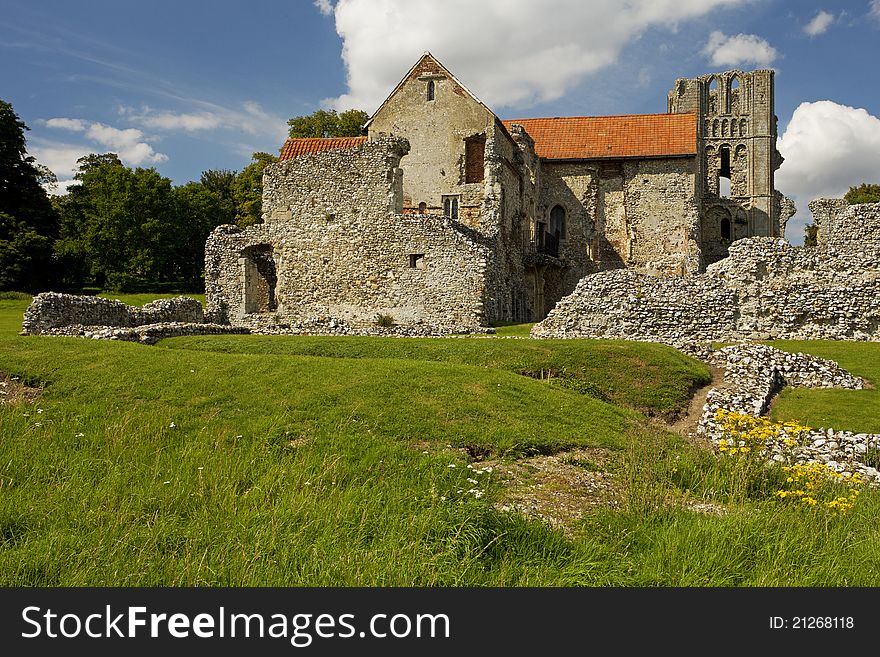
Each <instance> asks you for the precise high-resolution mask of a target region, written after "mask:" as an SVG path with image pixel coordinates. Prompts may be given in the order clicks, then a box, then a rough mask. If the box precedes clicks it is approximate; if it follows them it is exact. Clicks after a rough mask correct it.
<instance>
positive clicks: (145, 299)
mask: <svg viewBox="0 0 880 657" xmlns="http://www.w3.org/2000/svg"><path fill="white" fill-rule="evenodd" d="M97 296H99V297H104V298H105V299H117V300H119V301H121V302H122V303H127V304H128V305H130V306H143V305H144V304H147V303H150V302H151V301H155V300H156V299H171V298H173V297H180V296H184V297H192V298H193V299H197V300H199V301H201V302H202V305H203V306H204V305H205V295H204V294H192V293H190V292H181V293H174V294H148V293H135V294H129V293H121V292H107V291H104V292H99V293H98V295H97Z"/></svg>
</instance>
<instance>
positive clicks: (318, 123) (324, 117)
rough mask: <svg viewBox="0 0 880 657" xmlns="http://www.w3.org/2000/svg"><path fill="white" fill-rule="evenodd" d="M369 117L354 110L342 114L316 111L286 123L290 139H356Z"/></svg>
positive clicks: (332, 111)
mask: <svg viewBox="0 0 880 657" xmlns="http://www.w3.org/2000/svg"><path fill="white" fill-rule="evenodd" d="M369 118H370V117H369V115H368V114H367V113H366V112H364V111H362V110H356V109H350V110H347V111H345V112H343V113H342V114H337V113H336V110H330V111H329V112H328V111H327V110H317V111H315V112H312V113H311V114H309V115H308V116H296V117H294V118H292V119H290V120H289V121H288V122H287V125H288V126H289V127H290V129H289V134H290V137H357V136H358V135H360V134H361V133H362V131H363V128H364V124H365V123H366V122H367V119H369Z"/></svg>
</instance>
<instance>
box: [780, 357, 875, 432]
mask: <svg viewBox="0 0 880 657" xmlns="http://www.w3.org/2000/svg"><path fill="white" fill-rule="evenodd" d="M769 344H771V345H772V346H774V347H776V348H777V349H782V350H784V351H789V352H793V353H796V352H799V351H802V352H806V353H810V354H813V355H815V356H819V357H821V358H828V359H831V360H833V361H836V362H838V363H839V364H840V366H841V367H843V368H844V369H846V370H849V371H850V372H852V373H853V374H857V375H858V376H861V377H862V378H863V379H866V380H867V381H868V382H869V383H870V384H871V385H872V387H871V388H869V389H866V390H856V391H851V390H834V389H828V390H813V389H807V388H788V389H785V390H783V391H782V394H781V395H780V396H779V399H778V400H777V401H776V403H775V404H774V408H773V413H772V417H773V418H774V419H776V420H789V419H798V420H801V421H803V422H805V423H806V424H808V425H810V426H813V427H826V428H827V427H833V428H835V429H849V430H850V431H856V432H863V433H880V388H878V387H877V386H880V343H877V342H872V343H864V342H836V341H831V340H815V341H810V342H807V341H795V340H780V341H778V342H771V343H769Z"/></svg>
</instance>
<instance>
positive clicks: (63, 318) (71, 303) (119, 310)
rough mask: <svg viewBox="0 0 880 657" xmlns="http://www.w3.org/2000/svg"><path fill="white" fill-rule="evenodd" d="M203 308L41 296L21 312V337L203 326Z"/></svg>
mask: <svg viewBox="0 0 880 657" xmlns="http://www.w3.org/2000/svg"><path fill="white" fill-rule="evenodd" d="M204 319H205V316H204V312H203V311H202V304H201V303H199V302H198V301H197V300H196V299H192V298H190V297H182V296H181V297H174V298H173V299H157V300H156V301H153V302H151V303H148V304H146V305H145V306H143V307H141V308H139V307H136V306H129V305H127V304H124V303H122V302H121V301H118V300H115V299H104V298H103V297H92V296H83V295H76V294H60V293H58V292H43V293H41V294H38V295H37V296H35V297H34V300H33V301H32V302H31V305H30V306H28V308H27V310H25V312H24V320H23V321H22V334H23V335H40V334H41V333H47V332H49V331H50V329H55V328H59V327H65V326H73V325H82V326H115V327H132V326H142V325H144V324H156V323H168V322H186V323H202V322H204Z"/></svg>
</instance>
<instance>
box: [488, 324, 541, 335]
mask: <svg viewBox="0 0 880 657" xmlns="http://www.w3.org/2000/svg"><path fill="white" fill-rule="evenodd" d="M534 325H535V323H534V322H532V323H530V324H517V323H501V324H495V335H497V336H499V337H514V338H527V337H529V332H530V331H531V330H532V327H533V326H534Z"/></svg>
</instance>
